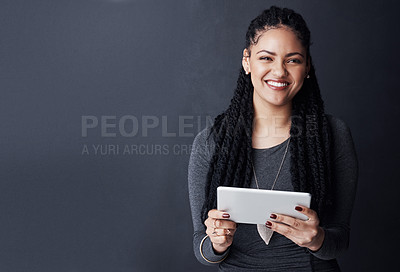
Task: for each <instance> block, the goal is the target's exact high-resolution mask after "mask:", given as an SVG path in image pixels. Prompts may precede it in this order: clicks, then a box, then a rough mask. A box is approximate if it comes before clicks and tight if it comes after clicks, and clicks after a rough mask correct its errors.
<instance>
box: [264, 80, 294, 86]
mask: <svg viewBox="0 0 400 272" xmlns="http://www.w3.org/2000/svg"><path fill="white" fill-rule="evenodd" d="M267 83H268V84H269V85H272V86H276V87H283V86H287V85H289V83H280V82H275V81H267Z"/></svg>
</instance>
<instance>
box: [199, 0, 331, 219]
mask: <svg viewBox="0 0 400 272" xmlns="http://www.w3.org/2000/svg"><path fill="white" fill-rule="evenodd" d="M282 26H285V27H289V28H290V29H291V30H292V31H293V32H294V33H295V34H296V36H297V37H298V38H299V40H300V41H301V43H302V45H303V46H304V47H305V48H306V50H307V56H308V57H309V60H310V63H309V65H310V71H309V73H308V74H309V75H310V78H307V79H305V80H304V83H303V86H302V87H301V89H300V90H299V92H298V93H297V94H296V96H295V97H294V98H293V100H292V116H291V129H290V135H291V136H292V139H291V144H290V152H291V168H290V173H291V176H292V184H293V187H294V190H295V191H301V192H309V193H311V195H312V201H311V208H312V209H314V210H316V211H317V213H318V216H319V218H320V221H321V223H322V224H323V221H324V211H325V210H326V209H328V208H329V205H331V204H332V199H331V197H330V194H329V191H330V189H331V179H332V176H331V175H332V171H331V164H332V163H331V161H332V159H331V152H330V148H331V147H330V145H331V131H330V127H329V125H328V121H327V117H326V116H325V113H324V102H323V100H322V98H321V94H320V89H319V85H318V81H317V78H316V75H315V69H314V65H313V63H312V58H311V56H310V49H309V48H310V44H311V41H310V31H309V29H308V27H307V25H306V22H305V21H304V19H303V18H302V16H301V15H299V14H297V13H295V12H294V11H293V10H291V9H287V8H283V9H282V8H278V7H276V6H272V7H270V9H267V10H264V11H263V12H262V13H261V14H260V15H259V16H258V17H256V18H255V19H254V20H253V21H252V22H251V24H250V26H249V28H248V30H247V33H246V44H245V48H247V49H248V50H249V52H250V46H251V44H255V43H257V39H258V37H259V35H260V34H261V33H262V32H263V31H265V30H266V29H269V28H277V27H282ZM253 92H254V88H253V85H252V82H251V78H250V75H246V74H245V72H244V70H243V69H242V68H241V69H240V72H239V78H238V80H237V87H236V90H235V93H234V96H233V98H232V100H231V103H230V105H229V107H228V108H227V109H226V110H225V111H224V112H222V113H221V114H220V115H218V116H217V117H216V118H215V120H214V123H213V125H212V127H211V130H210V134H209V135H208V137H210V136H211V135H213V140H214V142H215V151H214V154H213V156H212V159H211V161H210V167H209V172H208V174H207V185H206V188H205V196H206V199H205V202H204V205H203V210H202V221H203V222H204V221H205V220H206V218H207V213H208V211H209V210H211V209H215V208H216V189H217V187H218V186H235V187H250V182H251V179H252V166H251V158H252V154H253V150H252V131H253V116H254V108H253Z"/></svg>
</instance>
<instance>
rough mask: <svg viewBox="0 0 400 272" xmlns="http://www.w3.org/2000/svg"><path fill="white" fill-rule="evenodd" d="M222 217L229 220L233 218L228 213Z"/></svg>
mask: <svg viewBox="0 0 400 272" xmlns="http://www.w3.org/2000/svg"><path fill="white" fill-rule="evenodd" d="M222 217H223V218H229V217H231V216H230V215H229V214H228V213H224V214H223V215H222Z"/></svg>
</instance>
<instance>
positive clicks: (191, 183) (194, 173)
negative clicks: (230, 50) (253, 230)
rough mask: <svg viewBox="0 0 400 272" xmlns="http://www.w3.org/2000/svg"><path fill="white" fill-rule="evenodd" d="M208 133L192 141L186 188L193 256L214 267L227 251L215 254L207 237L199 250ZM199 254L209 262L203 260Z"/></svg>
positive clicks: (203, 232) (203, 231) (201, 233)
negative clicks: (192, 231)
mask: <svg viewBox="0 0 400 272" xmlns="http://www.w3.org/2000/svg"><path fill="white" fill-rule="evenodd" d="M208 133H209V128H206V129H203V130H202V131H201V132H200V133H199V134H197V136H196V137H195V139H194V141H193V146H192V151H191V154H190V159H189V167H188V187H189V201H190V208H191V212H192V220H193V228H194V234H193V249H194V253H195V256H196V258H197V259H198V260H199V262H201V263H202V264H207V265H216V264H218V262H220V261H222V260H223V259H224V258H225V257H226V255H227V254H228V252H229V249H228V250H227V251H226V252H225V253H224V254H222V255H219V254H216V253H215V252H214V250H213V248H212V244H211V241H210V239H209V238H208V237H207V238H206V239H205V240H204V241H203V244H202V247H201V248H200V244H201V241H202V240H203V238H204V237H205V236H206V229H205V226H204V225H203V223H202V221H201V210H202V207H203V203H204V199H205V185H206V181H207V173H208V168H209V162H210V160H211V155H210V154H211V152H210V149H211V148H213V146H212V145H210V144H209V142H208V141H207V135H208ZM201 252H202V253H203V255H204V257H205V258H206V259H207V260H208V261H211V262H208V261H207V260H206V259H204V258H203V256H201Z"/></svg>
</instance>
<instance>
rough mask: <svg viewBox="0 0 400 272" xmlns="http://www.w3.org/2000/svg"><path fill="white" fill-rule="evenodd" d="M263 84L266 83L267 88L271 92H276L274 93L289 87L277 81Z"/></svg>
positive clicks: (266, 81)
mask: <svg viewBox="0 0 400 272" xmlns="http://www.w3.org/2000/svg"><path fill="white" fill-rule="evenodd" d="M265 83H267V85H268V87H269V88H271V89H272V90H276V91H281V90H285V89H286V88H287V87H289V85H290V83H289V82H287V81H280V82H279V81H274V80H265ZM272 84H274V85H272Z"/></svg>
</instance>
